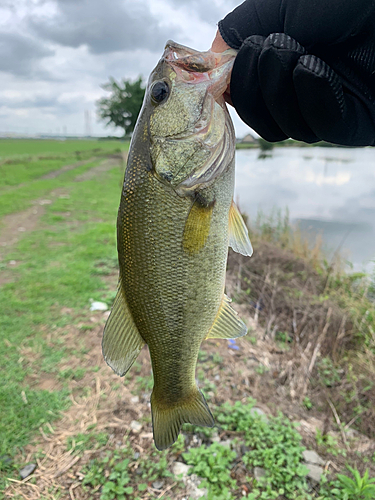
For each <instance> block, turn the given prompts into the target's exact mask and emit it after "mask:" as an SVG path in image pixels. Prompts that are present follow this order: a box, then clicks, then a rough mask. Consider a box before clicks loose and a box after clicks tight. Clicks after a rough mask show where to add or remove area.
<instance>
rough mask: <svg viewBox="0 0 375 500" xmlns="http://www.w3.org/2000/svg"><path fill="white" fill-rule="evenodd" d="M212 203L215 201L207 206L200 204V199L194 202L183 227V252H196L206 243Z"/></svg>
mask: <svg viewBox="0 0 375 500" xmlns="http://www.w3.org/2000/svg"><path fill="white" fill-rule="evenodd" d="M214 205H215V202H213V203H210V204H209V205H207V206H204V205H202V203H201V201H200V200H196V201H195V202H194V204H193V206H192V207H191V209H190V212H189V215H188V218H187V220H186V224H185V229H184V237H183V242H182V245H183V248H184V250H185V252H187V253H190V254H195V253H198V252H199V250H201V249H202V248H203V247H204V245H205V244H206V241H207V238H208V235H209V232H210V226H211V218H212V211H213V208H214Z"/></svg>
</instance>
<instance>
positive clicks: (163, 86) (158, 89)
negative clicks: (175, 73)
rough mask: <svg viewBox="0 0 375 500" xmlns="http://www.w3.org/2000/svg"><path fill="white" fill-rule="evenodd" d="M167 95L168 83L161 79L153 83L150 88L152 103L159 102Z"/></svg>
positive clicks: (164, 99)
mask: <svg viewBox="0 0 375 500" xmlns="http://www.w3.org/2000/svg"><path fill="white" fill-rule="evenodd" d="M168 97H169V85H168V84H167V83H166V82H165V81H164V80H163V81H161V82H156V83H154V85H153V87H152V89H151V99H152V101H153V103H154V104H161V103H162V102H164V101H166V100H167V99H168Z"/></svg>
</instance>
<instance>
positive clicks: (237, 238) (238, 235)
mask: <svg viewBox="0 0 375 500" xmlns="http://www.w3.org/2000/svg"><path fill="white" fill-rule="evenodd" d="M229 246H230V247H231V248H232V250H234V251H235V252H238V253H241V254H242V255H248V256H249V257H251V256H252V255H253V247H252V246H251V243H250V239H249V232H248V230H247V227H246V224H245V222H244V220H243V218H242V215H241V214H240V212H239V210H238V208H237V206H236V204H235V203H234V201H233V200H232V205H231V207H230V210H229Z"/></svg>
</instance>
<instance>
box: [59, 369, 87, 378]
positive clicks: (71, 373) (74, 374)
mask: <svg viewBox="0 0 375 500" xmlns="http://www.w3.org/2000/svg"><path fill="white" fill-rule="evenodd" d="M85 373H86V370H85V369H84V368H76V369H75V370H73V369H72V368H67V369H66V370H61V371H60V372H59V373H58V375H57V377H58V378H59V379H60V380H82V379H83V377H84V376H85Z"/></svg>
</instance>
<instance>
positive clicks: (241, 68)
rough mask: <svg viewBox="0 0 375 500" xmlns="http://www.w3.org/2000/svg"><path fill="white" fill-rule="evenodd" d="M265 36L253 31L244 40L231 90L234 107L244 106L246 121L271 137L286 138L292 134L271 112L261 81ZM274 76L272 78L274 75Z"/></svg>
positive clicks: (273, 140)
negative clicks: (260, 60) (259, 61)
mask: <svg viewBox="0 0 375 500" xmlns="http://www.w3.org/2000/svg"><path fill="white" fill-rule="evenodd" d="M264 40H265V37H263V36H259V35H253V36H251V37H249V38H247V39H246V40H245V42H244V43H243V45H242V47H241V49H240V51H239V52H238V54H237V57H236V60H235V62H234V66H233V70H232V77H231V83H230V94H231V97H232V102H233V105H234V107H235V108H236V110H241V111H237V112H238V114H239V115H240V118H241V119H242V120H243V121H244V122H245V123H247V124H248V125H249V126H250V127H251V128H253V129H254V130H255V131H256V132H258V134H259V135H261V136H262V137H263V138H264V139H266V140H267V141H270V142H276V141H283V140H284V139H287V137H288V136H287V135H285V134H284V132H283V131H282V130H281V129H280V127H279V126H278V125H277V123H276V122H275V120H274V119H273V117H272V115H271V113H270V112H269V110H268V108H267V106H266V103H265V102H264V99H263V95H262V91H261V88H260V83H259V77H258V60H259V56H260V54H261V52H262V48H263V43H264ZM270 77H271V78H272V75H270ZM244 103H246V106H244ZM237 104H238V106H237Z"/></svg>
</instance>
